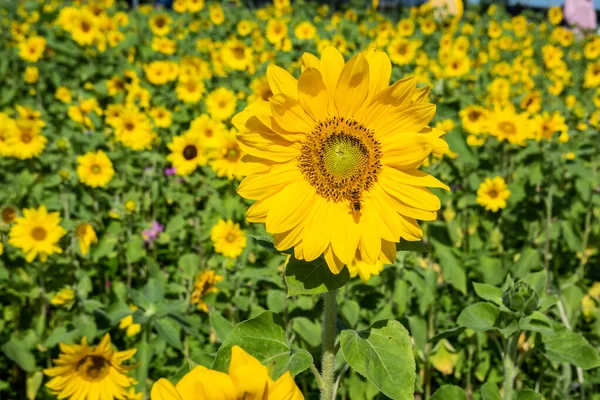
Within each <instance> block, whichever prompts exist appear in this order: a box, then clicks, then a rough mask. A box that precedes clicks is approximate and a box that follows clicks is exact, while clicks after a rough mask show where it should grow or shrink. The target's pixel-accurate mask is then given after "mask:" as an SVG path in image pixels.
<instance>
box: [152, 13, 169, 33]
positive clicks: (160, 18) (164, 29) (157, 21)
mask: <svg viewBox="0 0 600 400" xmlns="http://www.w3.org/2000/svg"><path fill="white" fill-rule="evenodd" d="M172 22H173V18H171V16H169V15H168V14H157V15H154V16H152V17H151V18H150V19H149V20H148V25H149V26H150V30H152V33H153V34H155V35H157V36H165V35H166V34H168V33H169V31H170V30H171V23H172Z"/></svg>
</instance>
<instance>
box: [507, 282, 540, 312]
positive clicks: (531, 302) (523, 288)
mask: <svg viewBox="0 0 600 400" xmlns="http://www.w3.org/2000/svg"><path fill="white" fill-rule="evenodd" d="M502 303H504V305H505V306H506V307H508V308H509V309H510V310H512V311H515V312H521V313H523V314H525V315H529V314H531V313H532V312H534V311H535V310H536V309H537V307H538V295H537V293H536V292H535V291H534V290H533V289H532V288H531V286H529V285H528V284H526V283H524V282H517V283H516V284H514V285H513V286H512V287H511V288H510V289H508V290H507V291H506V292H504V294H503V295H502Z"/></svg>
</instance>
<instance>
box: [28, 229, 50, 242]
mask: <svg viewBox="0 0 600 400" xmlns="http://www.w3.org/2000/svg"><path fill="white" fill-rule="evenodd" d="M47 236H48V232H46V229H45V228H43V227H41V226H36V227H35V228H33V230H32V231H31V237H32V238H34V239H35V240H37V241H40V242H41V241H42V240H44V239H46V237H47Z"/></svg>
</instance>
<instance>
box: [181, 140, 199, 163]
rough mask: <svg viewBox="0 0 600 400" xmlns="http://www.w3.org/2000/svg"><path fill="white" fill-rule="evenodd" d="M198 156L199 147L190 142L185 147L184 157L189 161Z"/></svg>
mask: <svg viewBox="0 0 600 400" xmlns="http://www.w3.org/2000/svg"><path fill="white" fill-rule="evenodd" d="M197 156H198V149H197V148H196V146H194V145H191V144H188V145H187V146H185V148H184V149H183V158H185V159H186V160H188V161H189V160H193V159H194V158H196V157H197Z"/></svg>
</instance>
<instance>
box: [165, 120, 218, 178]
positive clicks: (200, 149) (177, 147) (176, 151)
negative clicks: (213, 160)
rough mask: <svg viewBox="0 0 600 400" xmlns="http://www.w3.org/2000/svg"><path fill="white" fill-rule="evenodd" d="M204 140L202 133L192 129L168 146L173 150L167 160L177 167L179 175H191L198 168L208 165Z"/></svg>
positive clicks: (175, 138) (174, 139) (176, 137)
mask: <svg viewBox="0 0 600 400" xmlns="http://www.w3.org/2000/svg"><path fill="white" fill-rule="evenodd" d="M203 139H204V138H203V137H202V134H201V133H200V132H198V131H195V130H191V129H190V130H189V131H187V132H186V133H184V134H183V135H181V136H175V137H174V138H173V141H172V142H171V143H169V144H168V145H167V147H168V148H169V150H171V154H169V155H168V156H167V160H168V161H169V162H171V164H172V165H173V167H175V171H176V173H177V175H189V174H191V173H192V172H194V171H195V170H196V168H197V167H198V166H202V165H206V163H207V162H208V158H207V156H206V151H205V148H204V143H203V142H204V140H203Z"/></svg>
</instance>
